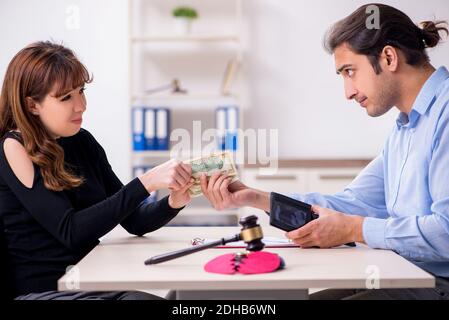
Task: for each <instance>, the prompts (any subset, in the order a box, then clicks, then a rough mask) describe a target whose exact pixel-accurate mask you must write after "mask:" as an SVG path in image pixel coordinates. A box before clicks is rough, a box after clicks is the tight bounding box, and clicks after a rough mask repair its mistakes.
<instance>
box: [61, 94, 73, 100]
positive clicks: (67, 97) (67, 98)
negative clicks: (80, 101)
mask: <svg viewBox="0 0 449 320" xmlns="http://www.w3.org/2000/svg"><path fill="white" fill-rule="evenodd" d="M71 97H72V96H71V95H70V94H69V95H66V96H65V97H64V98H62V99H61V101H67V100H70V98H71Z"/></svg>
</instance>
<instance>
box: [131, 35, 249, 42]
mask: <svg viewBox="0 0 449 320" xmlns="http://www.w3.org/2000/svg"><path fill="white" fill-rule="evenodd" d="M239 41H240V38H239V36H237V35H188V36H176V35H157V36H133V37H131V42H133V43H142V42H236V43H238V42H239Z"/></svg>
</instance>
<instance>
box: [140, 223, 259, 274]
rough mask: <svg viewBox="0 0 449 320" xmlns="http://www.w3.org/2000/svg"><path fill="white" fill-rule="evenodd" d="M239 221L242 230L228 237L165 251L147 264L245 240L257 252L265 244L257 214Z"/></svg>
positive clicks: (252, 250)
mask: <svg viewBox="0 0 449 320" xmlns="http://www.w3.org/2000/svg"><path fill="white" fill-rule="evenodd" d="M239 223H240V224H241V225H242V230H241V232H240V233H238V234H236V235H234V236H232V237H228V238H222V239H219V240H216V241H213V242H210V243H206V244H203V245H199V246H193V247H190V248H186V249H181V250H178V251H173V252H169V253H164V254H161V255H158V256H154V257H151V258H149V259H147V260H145V264H146V265H150V264H158V263H161V262H165V261H169V260H173V259H176V258H180V257H183V256H186V255H189V254H192V253H195V252H198V251H202V250H205V249H209V248H213V247H216V246H220V245H225V244H227V243H230V242H237V241H241V240H243V242H245V243H246V250H248V251H251V252H255V251H261V250H262V249H263V248H264V247H265V244H264V243H263V242H262V238H263V232H262V228H261V227H260V225H259V224H257V216H254V215H252V216H248V217H244V218H241V219H240V220H239Z"/></svg>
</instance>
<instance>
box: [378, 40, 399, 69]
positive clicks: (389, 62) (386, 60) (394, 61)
mask: <svg viewBox="0 0 449 320" xmlns="http://www.w3.org/2000/svg"><path fill="white" fill-rule="evenodd" d="M381 59H382V60H383V64H384V66H385V68H386V69H388V70H390V71H391V72H395V71H397V69H398V65H399V56H398V52H397V50H396V48H394V47H392V46H386V47H385V48H384V49H383V50H382V54H381Z"/></svg>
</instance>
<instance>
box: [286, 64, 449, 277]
mask: <svg viewBox="0 0 449 320" xmlns="http://www.w3.org/2000/svg"><path fill="white" fill-rule="evenodd" d="M293 197H294V198H296V199H298V200H301V201H303V202H307V203H311V204H317V205H319V206H322V207H327V208H331V209H334V210H337V211H340V212H344V213H348V214H355V215H361V216H365V217H366V218H365V221H364V224H363V236H364V239H365V241H366V243H367V244H368V245H369V246H370V247H371V248H378V249H390V250H394V251H396V252H397V253H398V254H400V255H401V256H403V257H404V258H406V259H408V260H410V261H411V262H413V263H415V264H416V265H418V266H420V267H421V268H423V269H425V270H427V271H429V272H430V273H433V274H434V275H437V276H441V277H446V278H448V277H449V72H448V70H447V69H446V68H444V67H441V68H440V69H438V70H437V71H435V72H434V73H433V74H432V76H431V77H430V78H429V79H428V80H427V82H426V83H425V85H424V86H423V88H422V90H421V92H420V93H419V95H418V97H417V99H416V101H415V103H414V105H413V108H412V111H411V112H410V114H409V115H407V114H404V113H401V114H400V115H399V117H398V119H397V121H396V124H395V126H394V128H393V132H392V133H391V134H390V136H389V138H388V139H387V141H386V144H385V146H384V150H383V152H382V153H381V154H380V155H379V156H378V157H377V158H376V159H374V160H373V161H372V162H371V163H370V164H369V165H368V166H367V167H366V168H365V169H364V170H363V171H362V172H361V173H360V175H359V176H358V177H357V178H356V179H355V180H354V181H353V182H352V183H351V184H350V185H349V186H348V187H347V188H346V189H345V190H344V191H343V192H341V193H338V194H335V195H322V194H318V193H311V194H306V195H293Z"/></svg>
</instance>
